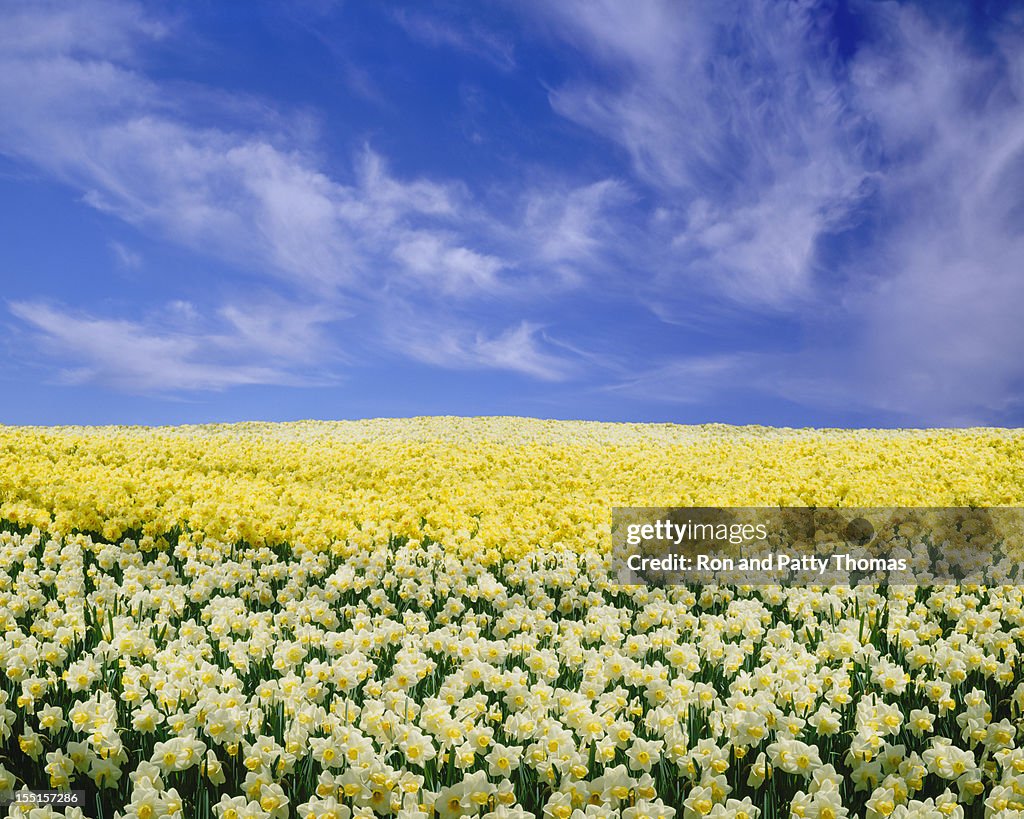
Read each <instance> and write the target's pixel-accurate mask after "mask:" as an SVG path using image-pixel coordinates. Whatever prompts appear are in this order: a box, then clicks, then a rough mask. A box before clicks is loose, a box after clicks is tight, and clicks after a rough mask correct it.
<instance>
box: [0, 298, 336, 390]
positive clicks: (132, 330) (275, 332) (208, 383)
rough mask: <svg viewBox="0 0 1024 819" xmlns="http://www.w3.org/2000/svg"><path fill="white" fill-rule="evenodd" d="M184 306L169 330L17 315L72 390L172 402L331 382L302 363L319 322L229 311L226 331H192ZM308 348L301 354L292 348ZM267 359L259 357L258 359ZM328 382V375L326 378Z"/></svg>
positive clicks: (21, 307) (24, 306)
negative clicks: (99, 388)
mask: <svg viewBox="0 0 1024 819" xmlns="http://www.w3.org/2000/svg"><path fill="white" fill-rule="evenodd" d="M182 307H183V305H177V309H176V310H174V309H173V306H172V311H171V312H172V313H173V312H177V313H178V316H177V317H176V318H178V319H184V321H176V322H173V323H171V325H170V326H167V324H166V322H165V326H163V327H160V326H156V325H155V324H154V323H153V322H149V323H146V322H142V321H129V320H124V319H108V318H100V317H96V316H92V315H89V314H86V313H75V312H72V311H68V310H66V309H58V308H55V307H51V306H49V305H47V304H44V303H41V302H15V303H13V304H10V305H9V309H10V312H11V313H12V314H13V315H14V316H16V317H17V318H19V319H21V320H22V321H23V322H25V324H26V325H27V326H28V327H30V328H32V330H34V331H35V332H36V333H38V334H39V336H40V337H41V338H42V339H43V348H44V351H49V352H52V353H54V354H55V355H57V356H59V357H60V358H62V359H63V360H64V361H65V362H67V364H66V366H64V367H62V368H61V369H60V371H59V372H58V380H59V381H60V382H62V383H65V384H83V383H90V382H92V383H101V384H105V385H107V386H110V387H113V388H115V389H118V390H121V391H124V392H128V393H137V394H157V395H169V394H174V393H177V392H182V391H185V392H189V391H197V390H223V389H227V388H230V387H237V386H243V385H254V384H277V385H288V386H308V385H311V384H315V383H324V381H325V380H326V379H325V377H321V378H319V379H317V378H315V377H314V376H313V375H312V374H311V373H310V372H309V371H308V370H307V369H305V368H301V369H300V368H299V367H297V366H296V365H298V364H308V363H309V358H310V356H311V350H312V349H313V348H311V347H308V346H306V342H308V341H310V340H311V337H312V336H313V335H315V334H316V331H315V329H314V328H315V324H316V318H315V315H314V316H309V315H306V314H303V315H302V316H301V317H299V316H298V315H297V314H295V315H292V316H291V317H290V319H289V318H282V317H281V316H280V315H276V316H274V317H273V318H269V319H268V317H266V316H263V317H261V316H259V315H255V316H254V315H252V314H246V313H244V312H242V311H240V310H239V309H238V308H226V309H225V310H224V315H223V318H224V319H227V323H228V324H229V326H228V327H226V328H225V330H226V331H225V332H221V333H217V332H211V331H210V330H209V329H198V328H195V327H190V326H189V325H190V324H193V323H194V322H193V321H189V319H194V318H196V316H195V314H194V312H193V311H191V310H190V309H186V310H182V309H181V308H182ZM282 330H283V331H284V333H282ZM296 342H301V343H302V347H301V349H298V350H297V349H295V348H294V347H293V345H294V344H295V343H296ZM254 349H255V350H258V351H259V352H260V353H262V354H261V355H260V356H258V357H256V356H254V355H253V352H254ZM325 376H326V373H325Z"/></svg>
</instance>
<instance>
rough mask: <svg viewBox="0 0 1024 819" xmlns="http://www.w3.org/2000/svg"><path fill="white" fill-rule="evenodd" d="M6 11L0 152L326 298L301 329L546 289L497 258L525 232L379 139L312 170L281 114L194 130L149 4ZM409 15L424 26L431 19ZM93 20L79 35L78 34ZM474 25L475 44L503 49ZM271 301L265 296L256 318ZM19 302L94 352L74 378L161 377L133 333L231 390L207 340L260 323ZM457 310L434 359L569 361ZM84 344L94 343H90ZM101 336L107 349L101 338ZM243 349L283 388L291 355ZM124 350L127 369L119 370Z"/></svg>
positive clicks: (55, 337)
mask: <svg viewBox="0 0 1024 819" xmlns="http://www.w3.org/2000/svg"><path fill="white" fill-rule="evenodd" d="M10 17H11V19H10V20H9V22H11V25H10V26H9V27H6V28H5V31H7V32H8V37H9V38H11V35H10V32H12V31H14V32H16V33H17V37H16V40H17V44H16V45H15V44H13V38H12V45H11V47H10V48H5V49H3V50H2V51H0V103H2V104H3V105H4V107H5V108H7V109H8V110H18V111H19V112H21V113H20V115H19V116H18V117H16V118H6V119H5V120H4V122H3V123H2V124H0V152H2V153H4V154H7V155H8V156H12V157H16V158H18V159H20V160H22V161H27V162H30V163H32V164H34V165H35V166H37V167H40V168H42V169H44V170H45V171H47V172H49V173H50V174H52V175H53V176H54V177H56V178H57V179H59V180H61V181H62V182H64V183H65V184H67V185H69V186H70V187H72V188H73V189H76V190H78V191H80V192H81V194H82V197H83V199H84V201H86V202H87V203H88V204H90V205H91V206H92V207H94V208H96V209H98V210H100V211H103V212H105V213H107V214H110V215H112V216H114V217H117V218H119V219H121V220H123V221H125V222H126V223H128V224H130V225H132V226H134V227H136V228H138V229H139V230H141V231H144V232H147V233H149V234H151V235H155V236H160V237H163V238H165V239H170V240H172V241H174V242H177V243H180V244H182V245H184V246H186V247H189V248H192V249H193V250H195V251H197V252H199V253H200V254H202V255H205V256H208V257H211V258H214V259H219V260H221V261H224V262H227V263H229V264H233V265H235V266H237V267H238V268H239V269H240V271H244V274H245V275H246V276H248V277H250V278H253V279H255V280H256V281H258V282H261V286H263V287H266V288H269V290H268V292H271V293H273V292H274V291H275V290H278V291H280V295H279V296H278V297H276V298H277V301H282V300H283V301H285V302H289V303H293V304H302V303H307V302H309V301H310V300H311V299H313V300H315V302H316V303H317V304H318V305H319V306H320V307H319V310H318V312H317V313H316V314H315V316H314V318H313V319H312V320H310V321H309V322H308V323H307V324H306V325H305V329H304V330H302V332H306V331H308V330H309V328H310V327H313V326H317V325H318V324H321V323H323V322H326V321H330V320H331V319H332V318H342V317H344V318H346V319H348V318H352V316H353V315H354V316H355V320H353V321H351V322H349V324H350V325H352V326H353V330H352V333H353V334H354V335H356V336H364V335H365V334H367V333H368V334H369V335H371V336H373V335H380V334H385V335H386V334H388V333H389V329H388V327H387V324H388V322H389V321H390V320H391V319H390V318H389V316H392V315H394V314H395V312H396V309H397V308H400V307H401V306H402V305H403V304H405V303H406V302H407V301H408V300H409V299H410V298H412V297H415V300H416V308H417V309H419V310H429V309H431V305H432V304H435V303H437V302H438V301H444V300H447V299H450V298H453V297H456V298H458V299H459V300H462V301H466V300H472V299H474V298H489V297H493V296H495V295H497V294H502V293H504V294H506V295H507V294H509V293H511V292H515V293H516V294H517V296H522V295H523V294H525V293H527V292H528V291H529V290H530V288H532V287H538V286H543V283H544V278H543V277H541V276H536V275H530V274H528V273H523V272H522V271H521V270H520V271H517V266H518V265H517V260H516V259H515V258H510V257H505V256H503V255H502V250H501V249H500V248H498V247H497V245H503V246H504V247H505V248H509V249H511V248H514V247H515V245H516V243H515V242H510V241H508V237H507V236H504V235H503V229H500V228H499V225H498V223H497V221H496V220H495V219H494V218H493V217H491V216H489V215H488V214H487V213H486V211H485V210H484V209H482V208H481V207H480V206H479V204H478V203H474V202H472V201H471V197H470V195H469V194H468V192H467V190H466V188H465V186H463V185H462V184H461V183H458V182H443V181H433V180H429V179H425V178H420V179H399V178H398V177H396V176H395V175H393V174H392V173H391V172H390V171H389V169H388V167H387V163H386V162H385V160H384V158H383V157H382V156H381V155H380V154H378V153H377V152H375V151H374V150H373V149H371V148H370V147H369V146H364V147H363V148H362V149H361V150H360V151H358V152H357V153H356V155H355V156H354V158H353V162H352V174H351V179H350V180H341V179H338V178H336V177H334V176H332V175H330V174H329V173H327V172H325V171H324V170H322V169H321V168H320V167H319V163H318V160H317V158H316V157H317V150H316V146H315V145H309V144H305V143H303V141H302V140H301V139H297V138H296V135H295V133H293V132H292V131H291V130H288V131H280V130H278V129H276V128H275V127H274V124H275V123H276V122H277V120H278V119H279V117H277V116H276V115H275V116H271V117H264V118H260V117H256V118H255V120H254V121H253V122H252V124H251V127H250V128H248V129H245V130H242V129H241V128H240V127H235V126H232V127H224V126H219V127H218V126H211V125H202V126H201V125H199V124H196V122H194V121H193V119H192V117H190V110H189V102H190V99H189V96H188V95H185V96H182V95H181V94H177V95H176V93H175V89H174V88H172V87H168V86H165V85H161V84H160V83H159V82H157V81H155V80H153V79H151V78H149V77H148V76H147V75H146V73H145V72H144V70H143V67H142V65H141V63H140V62H139V61H138V60H137V55H138V54H139V53H140V52H142V51H144V50H145V48H146V47H147V45H149V44H152V43H154V42H156V41H158V40H161V39H163V38H166V37H168V36H170V32H171V31H172V28H173V27H172V26H171V25H170V24H165V23H162V22H160V21H157V20H154V19H153V18H152V16H151V14H150V12H149V11H148V10H146V9H144V7H142V6H140V5H138V4H134V3H130V2H109V3H99V4H97V5H96V6H95V8H92V9H91V13H90V14H86V11H85V10H83V9H79V10H78V11H71V10H62V9H61V8H60V7H57V6H50V5H48V4H39V5H32V4H27V3H26V4H15V6H14V13H13V14H12V15H11V16H10ZM406 22H407V23H408V21H406ZM409 25H410V26H413V27H414V28H416V30H417V31H419V32H420V33H421V34H423V32H424V31H427V29H424V28H423V25H422V21H419V22H416V23H409ZM89 32H91V34H90V36H89V37H88V38H85V39H84V43H85V45H84V46H83V45H82V44H81V43H82V42H83V38H82V37H81V35H82V34H83V33H89ZM435 35H437V32H435V34H434V35H431V36H435ZM437 36H440V35H437ZM481 37H482V39H481V38H480V37H477V39H476V40H474V41H473V42H479V43H480V44H482V46H487V47H488V48H490V46H492V45H495V44H494V43H491V42H490V41H489V40H488V39H487V37H485V36H483V35H481ZM460 42H462V41H460ZM465 43H469V41H468V40H467V41H465ZM449 44H451V43H449ZM467 47H468V45H467ZM498 51H499V53H502V52H500V49H499V50H498ZM488 53H490V52H488ZM506 57H507V55H506ZM502 59H505V58H502ZM195 96H196V92H195V90H194V89H193V90H192V92H191V97H195ZM199 96H203V95H202V94H200V95H199ZM207 96H208V95H207ZM243 107H245V106H243ZM248 107H249V108H250V109H252V108H253V106H251V105H249V106H248ZM243 113H244V112H243ZM243 119H244V117H243ZM568 195H569V196H571V195H572V194H571V193H570V194H568ZM581 228H582V226H576V227H574V229H581ZM481 242H482V244H481ZM112 248H113V249H114V251H115V254H116V256H117V258H118V260H119V261H120V263H121V264H122V265H126V266H133V267H134V266H137V264H136V263H137V257H136V256H134V255H131V254H130V253H129V252H128V251H127V250H126V248H125V247H124V245H123V244H120V243H117V244H113V245H112ZM565 255H566V256H567V258H568V257H569V256H571V253H568V252H567V253H566V254H565ZM506 274H514V281H506ZM375 304H376V305H377V306H373V305H375ZM275 309H276V306H274V305H270V306H268V308H267V309H264V310H262V313H263V314H268V315H269V314H270V313H272V312H273V310H275ZM13 312H14V314H15V315H16V316H17V317H18V318H20V319H22V320H23V321H25V322H27V323H28V324H29V325H30V326H31V327H32V328H34V330H35V331H36V333H37V334H40V335H41V336H42V337H43V338H45V339H46V342H47V348H48V349H50V350H53V351H59V350H63V351H64V353H65V354H68V355H73V356H74V357H76V358H78V359H89V360H91V361H92V364H91V365H90V366H83V367H82V368H80V369H79V370H77V372H78V376H77V377H78V378H80V379H85V378H91V379H94V380H96V381H98V382H103V383H107V384H109V385H113V386H115V387H118V388H124V387H126V386H127V385H128V384H129V382H133V381H134V382H135V383H136V384H137V386H139V387H140V388H143V389H148V388H150V387H152V383H151V382H150V380H149V379H148V377H147V376H145V375H144V374H143V373H142V372H141V370H140V369H139V368H137V367H133V366H131V360H132V359H131V358H130V357H129V358H125V356H124V354H123V352H122V350H121V347H122V345H123V344H124V342H125V340H126V339H128V340H130V341H131V342H139V343H138V344H135V345H134V346H135V348H136V350H139V351H142V350H148V351H150V352H151V353H153V355H157V354H159V356H158V358H159V360H160V362H161V365H162V366H164V369H165V370H166V372H167V374H168V375H167V379H168V381H167V383H168V384H171V385H177V386H178V387H180V388H182V389H204V388H207V387H211V386H213V385H214V384H216V383H217V380H218V377H219V376H218V374H221V375H223V379H224V380H223V381H222V383H223V384H230V383H232V382H231V380H230V376H228V375H227V374H226V371H225V370H223V369H222V368H221V367H220V365H216V366H213V367H212V368H211V369H209V370H203V369H201V368H200V365H199V364H198V363H197V362H198V361H199V360H200V359H201V358H202V356H203V355H204V351H205V353H208V354H209V355H210V356H212V357H214V358H216V357H217V356H218V355H219V354H220V353H221V352H223V350H224V349H225V348H226V347H231V346H232V345H233V344H234V342H235V341H238V342H241V341H244V340H245V337H246V333H247V332H248V331H249V330H251V329H252V328H253V327H254V326H256V325H258V324H259V321H258V320H256V319H254V318H253V316H252V315H249V317H248V318H245V317H242V316H241V315H240V314H239V313H238V310H237V308H236V307H234V306H231V305H228V306H225V307H223V308H220V309H215V310H213V311H209V310H207V311H206V315H216V316H219V318H220V319H222V320H223V319H227V320H228V323H229V325H233V329H232V333H233V334H234V335H230V336H224V335H223V334H222V333H220V332H219V331H215V330H214V329H213V328H212V327H211V328H207V330H206V331H205V332H201V333H185V334H182V333H173V332H171V333H168V332H167V331H165V330H162V329H160V328H147V326H146V325H145V323H144V320H143V319H139V318H133V319H132V320H131V321H127V320H125V319H123V318H119V319H104V318H99V317H96V316H91V317H90V316H86V315H83V314H77V313H72V312H70V311H69V312H67V313H66V319H67V320H66V321H65V322H64V323H63V325H62V324H61V322H59V321H57V320H56V319H57V317H58V316H59V315H60V314H61V308H60V306H59V304H57V303H53V302H50V303H48V304H47V306H45V307H43V306H41V305H39V304H36V305H31V306H30V305H27V304H22V305H20V306H18V307H17V308H16V309H14V311H13ZM258 312H259V311H258ZM449 315H450V322H451V323H450V330H451V332H452V333H454V334H455V335H453V338H456V337H457V338H459V339H460V341H459V342H458V343H455V342H453V343H452V344H449V345H447V346H442V347H441V348H439V350H438V351H436V352H435V354H433V355H432V356H431V362H432V363H435V364H438V365H440V366H455V367H460V368H462V367H466V366H479V367H481V368H487V367H490V366H492V365H493V366H498V367H500V368H507V367H508V365H509V362H511V361H512V360H513V357H514V356H512V355H511V354H508V355H505V354H503V353H502V350H504V349H506V348H507V349H512V347H517V349H519V350H520V352H521V353H522V355H521V356H520V358H521V360H522V361H524V362H527V363H525V364H524V365H523V366H522V367H521V368H520V369H523V371H529V372H534V373H537V374H539V376H540V377H543V378H549V377H551V375H552V374H553V373H555V372H556V371H558V372H560V371H561V370H560V369H558V368H556V367H554V366H553V365H552V363H551V362H552V361H553V360H554V358H555V356H554V354H553V353H546V354H542V353H541V352H540V350H539V342H538V341H537V340H536V339H535V338H533V336H532V335H529V334H527V336H522V335H516V334H515V333H513V334H512V335H510V336H508V337H507V338H506V336H504V335H502V334H500V333H499V334H498V335H497V336H494V337H493V338H492V337H491V336H489V335H488V332H486V331H485V329H484V328H481V327H477V326H474V319H473V315H472V313H465V314H459V313H458V312H455V313H451V312H450V311H449ZM374 322H377V324H376V325H374ZM355 328H358V329H355ZM58 329H60V332H58ZM107 331H109V332H107ZM300 336H301V332H300ZM284 338H285V339H287V338H288V334H287V333H285V335H284ZM83 339H84V340H87V341H88V343H79V341H81V340H83ZM103 339H107V340H108V343H109V344H110V346H111V349H110V350H109V351H103V350H102V349H101V345H102V343H103ZM461 339H470V341H462V340H461ZM319 341H320V344H319V345H313V347H314V348H316V349H320V350H323V349H328V350H330V349H332V348H339V347H343V346H344V344H345V341H346V335H345V334H344V333H341V334H334V335H332V336H331V337H322V338H320V339H319ZM238 346H239V349H238V355H239V356H240V360H241V363H240V364H239V366H238V371H239V372H241V373H244V374H245V375H244V376H240V377H243V378H244V380H245V383H252V382H253V381H257V380H259V379H267V380H269V381H274V382H277V381H278V380H280V377H281V376H282V374H284V373H285V371H286V370H285V369H282V367H283V366H284V364H283V363H282V362H281V361H279V362H277V364H275V365H274V366H271V367H264V366H260V365H259V364H258V363H256V362H261V361H262V358H261V356H263V355H265V354H266V353H267V352H268V351H267V349H266V348H265V346H261V345H255V346H252V347H250V348H249V353H248V355H249V356H250V357H251V358H252V361H253V362H254V363H252V364H248V363H246V362H245V353H244V345H238ZM445 350H448V351H449V352H450V353H451V355H450V359H449V358H448V357H446V356H445V355H443V354H442V353H443V352H444V351H445ZM410 355H413V356H414V357H415V356H417V355H418V353H417V352H416V351H415V350H412V351H410ZM421 358H422V357H421ZM172 360H174V361H177V362H178V363H177V365H175V366H172ZM116 362H121V363H122V364H124V372H123V373H122V375H120V376H116V377H115V375H114V369H115V368H114V366H113V365H114V364H115V363H116ZM530 362H533V363H530ZM316 363H317V360H316V358H315V357H314V356H298V355H295V356H291V357H290V358H288V360H287V364H288V365H289V366H291V367H293V368H295V371H296V372H297V373H299V379H298V380H301V374H302V373H303V372H304V368H306V367H308V366H313V365H315V364H316ZM513 368H514V367H513Z"/></svg>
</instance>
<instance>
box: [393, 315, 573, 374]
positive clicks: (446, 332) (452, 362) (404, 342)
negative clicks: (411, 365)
mask: <svg viewBox="0 0 1024 819" xmlns="http://www.w3.org/2000/svg"><path fill="white" fill-rule="evenodd" d="M391 343H392V345H393V346H395V347H398V348H400V349H401V350H403V351H404V352H407V353H408V354H410V355H412V357H413V358H415V359H417V360H419V361H422V362H425V363H427V364H434V365H438V366H443V367H448V368H453V369H467V370H486V369H497V370H510V371H512V372H517V373H521V374H523V375H528V376H532V377H534V378H540V379H542V380H545V381H561V380H564V379H566V378H568V377H570V376H572V375H573V374H574V372H575V370H576V367H575V365H573V364H571V363H570V362H568V361H567V360H566V359H565V357H564V356H562V355H559V354H556V353H554V352H552V351H551V350H550V349H546V348H549V347H551V346H557V345H552V344H550V343H548V342H547V341H546V339H545V338H544V334H543V332H542V330H541V328H540V327H539V326H538V325H535V324H532V323H531V322H528V321H521V322H519V323H518V324H515V325H512V326H510V327H507V328H506V329H505V330H504V331H502V332H499V333H497V334H488V333H484V332H480V331H468V330H464V329H460V328H456V327H452V326H451V325H448V324H442V323H440V322H438V321H436V320H433V319H430V318H425V317H419V316H406V317H405V321H403V322H402V324H401V325H400V326H399V324H397V323H396V324H395V325H394V328H393V334H392V337H391Z"/></svg>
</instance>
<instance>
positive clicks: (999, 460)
mask: <svg viewBox="0 0 1024 819" xmlns="http://www.w3.org/2000/svg"><path fill="white" fill-rule="evenodd" d="M1022 454H1024V433H1021V432H1018V431H1008V430H999V429H970V430H901V431H871V430H824V431H814V430H787V429H768V428H763V427H740V428H733V427H723V426H716V425H711V426H701V427H681V426H673V425H640V424H601V423H592V422H560V421H539V420H529V419H516V418H474V419H466V418H413V419H400V420H377V421H349V422H298V423H290V424H259V423H249V424H236V425H210V426H195V427H176V428H141V427H100V428H82V427H64V428H30V427H24V428H17V427H3V428H0V519H4V520H7V521H11V522H14V523H16V524H19V525H22V526H38V527H40V528H41V529H44V530H45V531H48V532H51V533H53V534H55V535H64V534H68V533H71V532H73V531H87V532H93V533H97V534H99V535H102V536H103V537H104V538H105V539H107V540H117V539H118V538H120V537H122V536H124V535H126V534H132V535H136V536H137V535H140V534H141V535H146V536H148V537H149V538H160V537H161V536H163V535H166V534H168V533H171V532H175V531H176V530H181V531H185V532H191V533H193V534H194V535H195V536H196V537H197V539H199V540H202V539H203V538H206V537H209V538H212V539H216V540H221V541H227V542H236V541H246V542H248V543H252V544H256V545H262V544H277V543H292V544H299V545H302V546H307V547H312V548H316V549H321V548H325V547H327V546H329V545H330V544H332V543H334V542H338V541H344V540H348V541H350V542H352V543H354V544H368V543H369V542H371V541H380V540H381V539H386V538H387V537H388V536H389V535H395V536H405V537H417V538H418V537H422V536H424V535H425V536H428V537H431V538H433V539H435V540H438V541H441V542H443V543H445V544H446V547H447V548H448V549H450V550H451V551H453V552H456V553H459V554H462V555H464V556H465V555H470V554H472V555H475V556H477V557H482V558H484V559H485V560H487V561H488V562H492V561H494V560H496V559H498V558H499V557H513V558H514V557H518V556H521V555H523V554H526V553H528V552H529V551H531V550H533V549H535V548H546V547H551V546H559V545H561V546H567V547H569V548H571V549H573V550H576V551H581V550H583V549H588V548H594V549H598V550H607V549H608V548H609V546H610V538H609V535H608V532H609V524H610V510H611V508H612V507H613V506H631V505H649V506H695V505H715V506H780V505H783V506H784V505H816V506H869V505H885V506H895V505H904V506H953V505H1021V503H1022V501H1024V457H1021V456H1022ZM147 542H148V541H147Z"/></svg>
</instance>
